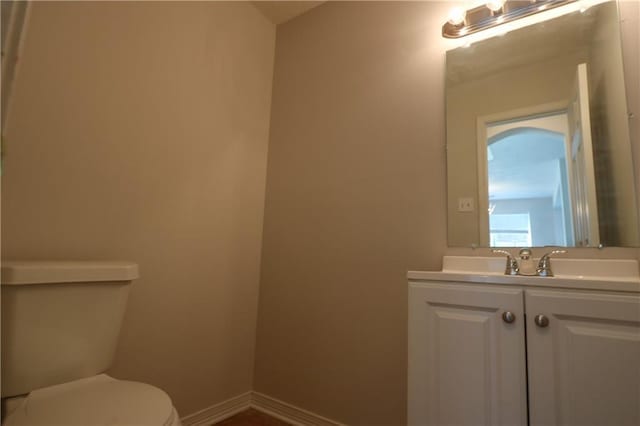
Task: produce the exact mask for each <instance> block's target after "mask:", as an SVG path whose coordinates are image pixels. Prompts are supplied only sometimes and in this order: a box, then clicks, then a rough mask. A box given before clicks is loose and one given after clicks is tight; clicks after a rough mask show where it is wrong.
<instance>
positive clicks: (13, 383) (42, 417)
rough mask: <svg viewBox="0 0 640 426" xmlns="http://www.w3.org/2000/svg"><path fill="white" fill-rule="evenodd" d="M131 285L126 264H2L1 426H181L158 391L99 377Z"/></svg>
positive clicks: (131, 267) (133, 273)
mask: <svg viewBox="0 0 640 426" xmlns="http://www.w3.org/2000/svg"><path fill="white" fill-rule="evenodd" d="M136 278H138V265H136V264H135V263H130V262H35V261H33V262H31V261H30V262H3V263H2V399H3V410H2V411H3V421H2V426H18V425H20V426H26V425H29V426H37V425H47V426H50V425H65V426H71V425H77V426H80V425H82V426H91V425H101V426H106V425H110V426H116V425H122V426H124V425H126V426H134V425H136V426H180V419H179V417H178V414H177V412H176V410H175V408H173V405H172V403H171V399H170V398H169V396H168V395H167V394H166V393H165V392H164V391H162V390H160V389H158V388H155V387H153V386H151V385H147V384H144V383H137V382H130V381H124V380H116V379H114V378H112V377H109V376H107V375H106V374H101V373H103V372H104V371H105V370H106V369H107V368H108V367H109V366H110V365H111V362H112V360H113V356H114V353H115V349H116V344H117V341H118V334H119V332H120V326H121V324H122V318H123V315H124V311H125V307H126V304H127V297H128V294H129V287H130V285H131V281H132V280H134V279H136Z"/></svg>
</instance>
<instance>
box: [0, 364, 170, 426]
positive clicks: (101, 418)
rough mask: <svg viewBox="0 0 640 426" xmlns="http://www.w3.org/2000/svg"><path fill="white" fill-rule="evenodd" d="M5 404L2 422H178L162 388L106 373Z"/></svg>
mask: <svg viewBox="0 0 640 426" xmlns="http://www.w3.org/2000/svg"><path fill="white" fill-rule="evenodd" d="M6 407H7V408H8V411H9V412H8V413H6V415H7V417H6V418H5V420H4V421H3V422H2V425H3V426H51V425H65V426H87V425H140V426H143V425H157V426H181V425H180V419H179V417H178V414H177V412H176V410H175V409H174V408H173V405H172V404H171V399H170V398H169V396H168V395H167V394H166V393H165V392H164V391H162V390H160V389H158V388H156V387H153V386H150V385H147V384H145V383H138V382H130V381H125V380H116V379H114V378H112V377H109V376H107V375H106V374H99V375H97V376H93V377H88V378H85V379H80V380H75V381H73V382H70V383H64V384H61V385H54V386H49V387H46V388H42V389H38V390H35V391H32V392H31V393H30V394H29V395H28V396H26V397H16V398H11V399H10V400H9V401H7V404H6Z"/></svg>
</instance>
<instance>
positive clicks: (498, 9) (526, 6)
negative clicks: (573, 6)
mask: <svg viewBox="0 0 640 426" xmlns="http://www.w3.org/2000/svg"><path fill="white" fill-rule="evenodd" d="M576 1H578V0H489V1H488V2H487V3H486V4H483V5H481V6H477V7H473V8H471V9H468V10H466V11H465V10H464V9H462V8H460V7H457V8H454V9H452V10H451V13H450V14H449V20H448V21H447V22H445V24H444V25H443V26H442V36H443V37H445V38H459V37H464V36H466V35H469V34H473V33H476V32H478V31H482V30H485V29H488V28H492V27H495V26H496V25H501V24H505V23H507V22H511V21H514V20H516V19H519V18H523V17H525V16H529V15H533V14H536V13H538V12H542V11H543V10H549V9H553V8H555V7H558V6H564V5H565V4H569V3H573V2H576Z"/></svg>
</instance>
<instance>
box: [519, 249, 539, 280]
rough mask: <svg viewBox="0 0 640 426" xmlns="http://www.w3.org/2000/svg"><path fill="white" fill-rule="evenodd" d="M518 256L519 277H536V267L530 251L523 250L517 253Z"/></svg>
mask: <svg viewBox="0 0 640 426" xmlns="http://www.w3.org/2000/svg"><path fill="white" fill-rule="evenodd" d="M518 255H519V256H520V262H519V270H520V275H537V274H538V272H537V271H536V268H537V265H536V263H535V261H534V260H533V258H532V257H531V249H528V248H523V249H521V250H520V251H519V252H518Z"/></svg>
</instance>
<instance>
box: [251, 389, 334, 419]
mask: <svg viewBox="0 0 640 426" xmlns="http://www.w3.org/2000/svg"><path fill="white" fill-rule="evenodd" d="M251 407H252V408H255V409H256V410H259V411H262V412H263V413H266V414H269V415H270V416H272V417H276V418H278V419H280V420H284V421H285V422H287V423H291V424H292V425H295V426H342V423H338V422H336V421H334V420H330V419H327V418H326V417H322V416H319V415H317V414H315V413H312V412H311V411H307V410H303V409H302V408H299V407H296V406H295V405H291V404H288V403H286V402H283V401H280V400H278V399H275V398H272V397H270V396H268V395H265V394H263V393H259V392H252V393H251Z"/></svg>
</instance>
